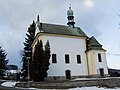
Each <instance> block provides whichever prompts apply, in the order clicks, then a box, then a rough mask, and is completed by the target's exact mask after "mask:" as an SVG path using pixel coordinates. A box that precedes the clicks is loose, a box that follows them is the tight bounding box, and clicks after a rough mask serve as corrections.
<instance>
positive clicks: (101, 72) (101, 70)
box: [100, 68, 104, 76]
mask: <svg viewBox="0 0 120 90" xmlns="http://www.w3.org/2000/svg"><path fill="white" fill-rule="evenodd" d="M100 76H104V69H103V68H100Z"/></svg>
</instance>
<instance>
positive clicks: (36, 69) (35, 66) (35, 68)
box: [31, 40, 43, 81]
mask: <svg viewBox="0 0 120 90" xmlns="http://www.w3.org/2000/svg"><path fill="white" fill-rule="evenodd" d="M42 61H43V43H42V41H41V40H40V41H38V42H37V44H36V45H35V49H34V54H33V61H32V69H31V70H32V75H31V76H32V79H33V80H34V81H43V78H41V77H42V75H41V66H42Z"/></svg>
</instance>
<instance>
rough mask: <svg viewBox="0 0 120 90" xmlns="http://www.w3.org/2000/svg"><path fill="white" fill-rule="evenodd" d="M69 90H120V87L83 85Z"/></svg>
mask: <svg viewBox="0 0 120 90" xmlns="http://www.w3.org/2000/svg"><path fill="white" fill-rule="evenodd" d="M69 90H120V88H115V89H107V88H98V87H81V88H71V89H69Z"/></svg>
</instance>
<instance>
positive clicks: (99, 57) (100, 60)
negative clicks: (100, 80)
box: [98, 53, 102, 62]
mask: <svg viewBox="0 0 120 90" xmlns="http://www.w3.org/2000/svg"><path fill="white" fill-rule="evenodd" d="M98 61H99V62H102V59H101V54H100V53H98Z"/></svg>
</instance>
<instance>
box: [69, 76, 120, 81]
mask: <svg viewBox="0 0 120 90" xmlns="http://www.w3.org/2000/svg"><path fill="white" fill-rule="evenodd" d="M111 78H119V77H106V78H77V79H73V80H71V81H79V80H100V79H111Z"/></svg>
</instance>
